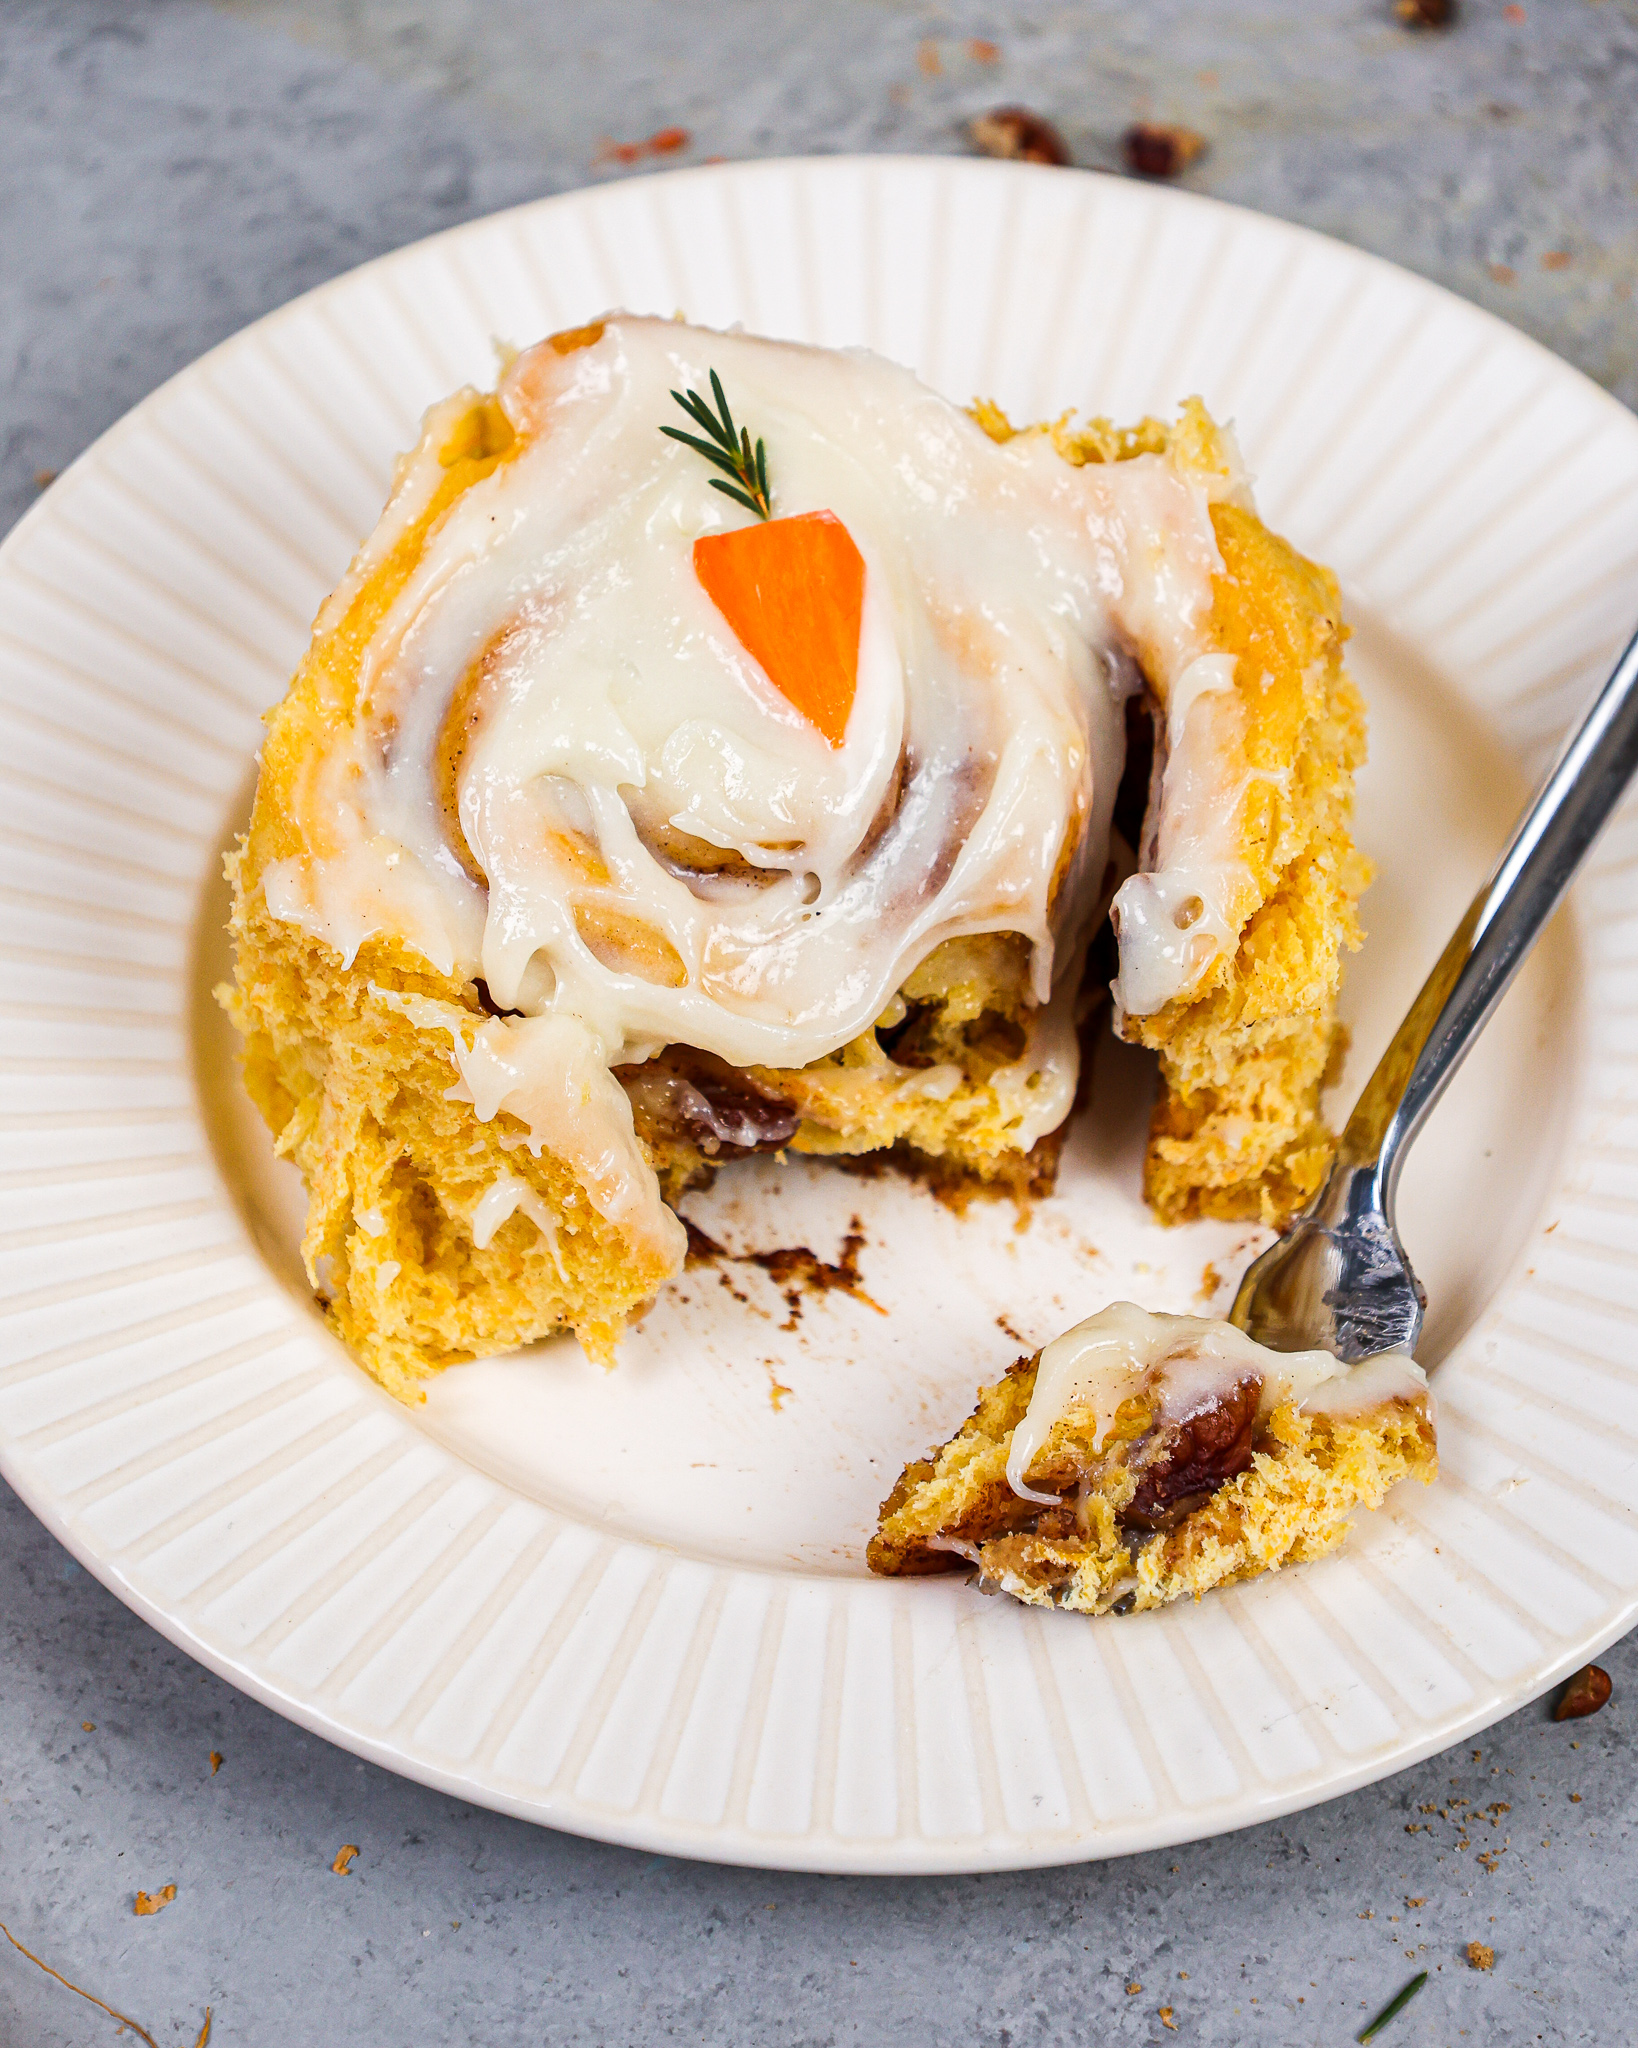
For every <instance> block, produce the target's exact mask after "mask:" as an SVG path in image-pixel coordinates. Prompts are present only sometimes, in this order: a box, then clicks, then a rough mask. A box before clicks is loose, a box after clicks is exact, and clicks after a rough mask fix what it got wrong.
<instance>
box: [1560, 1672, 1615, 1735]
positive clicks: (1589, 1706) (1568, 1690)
mask: <svg viewBox="0 0 1638 2048" xmlns="http://www.w3.org/2000/svg"><path fill="white" fill-rule="evenodd" d="M1609 1697H1610V1675H1609V1673H1608V1672H1607V1671H1606V1670H1604V1668H1603V1667H1602V1665H1598V1664H1583V1665H1582V1667H1581V1669H1580V1670H1579V1671H1578V1672H1577V1673H1576V1674H1575V1676H1574V1677H1573V1678H1572V1679H1571V1680H1570V1682H1569V1684H1568V1685H1567V1686H1565V1688H1564V1690H1563V1691H1562V1692H1561V1693H1560V1694H1559V1696H1558V1705H1557V1706H1556V1707H1554V1709H1553V1719H1554V1720H1555V1721H1579V1720H1580V1719H1581V1717H1582V1716H1583V1715H1584V1714H1596V1713H1597V1712H1598V1710H1599V1708H1600V1707H1603V1706H1607V1705H1608V1704H1609Z"/></svg>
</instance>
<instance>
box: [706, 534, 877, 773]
mask: <svg viewBox="0 0 1638 2048" xmlns="http://www.w3.org/2000/svg"><path fill="white" fill-rule="evenodd" d="M694 574H695V575H696V576H697V577H698V578H699V579H700V582H701V583H702V584H704V586H705V590H706V594H707V595H708V596H709V597H710V599H711V601H712V603H713V604H715V606H716V608H717V610H718V611H719V612H721V614H722V616H723V617H724V618H725V619H726V620H727V621H728V623H729V625H730V626H732V627H733V629H734V633H735V636H736V637H737V638H738V640H739V643H740V645H741V646H742V647H743V648H744V649H745V651H746V653H747V654H749V655H751V656H752V657H753V658H754V659H755V660H756V661H758V662H760V663H761V664H762V667H763V669H764V670H765V671H766V673H767V677H768V680H769V682H771V683H772V684H773V686H774V688H775V689H776V690H777V691H778V692H779V694H780V695H781V696H782V697H784V698H786V699H787V700H788V701H789V702H790V703H792V704H794V705H795V706H796V708H797V710H798V711H800V712H801V713H802V715H803V717H804V718H807V719H809V720H810V721H811V722H812V723H813V724H814V725H816V726H817V727H818V728H819V730H820V731H821V732H822V733H823V734H824V736H825V738H826V739H827V740H829V741H830V743H831V745H832V746H833V747H839V746H840V745H841V744H842V740H843V737H844V735H845V734H846V732H847V719H848V713H849V712H850V711H851V710H852V709H853V693H854V691H855V690H856V689H857V687H858V682H859V621H860V618H861V617H862V615H863V612H864V575H865V565H864V557H863V555H861V554H860V553H859V550H858V549H857V548H856V547H855V546H854V544H853V536H852V535H851V534H850V533H849V532H848V530H847V528H846V527H845V526H844V525H843V524H842V522H841V521H840V520H839V519H838V518H837V517H836V515H835V513H834V512H803V513H799V514H798V515H797V517H795V518H794V519H770V520H767V521H766V522H764V523H763V524H762V525H760V526H742V527H736V528H735V529H734V530H733V531H732V532H731V533H707V534H702V535H701V536H700V538H699V539H698V540H697V541H695V543H694Z"/></svg>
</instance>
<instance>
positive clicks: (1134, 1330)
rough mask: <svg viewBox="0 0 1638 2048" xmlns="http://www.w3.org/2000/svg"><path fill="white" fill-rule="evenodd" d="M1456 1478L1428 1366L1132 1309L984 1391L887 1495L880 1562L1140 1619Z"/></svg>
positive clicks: (1326, 1547) (1295, 1559) (1307, 1554)
mask: <svg viewBox="0 0 1638 2048" xmlns="http://www.w3.org/2000/svg"><path fill="white" fill-rule="evenodd" d="M1437 1471H1438V1450H1437V1440H1436V1435H1435V1423H1434V1409H1433V1397H1432V1395H1431V1394H1430V1393H1429V1392H1428V1386H1427V1380H1426V1378H1425V1376H1424V1375H1423V1372H1422V1369H1421V1367H1420V1366H1418V1365H1417V1364H1416V1363H1415V1361H1414V1360H1413V1359H1411V1358H1408V1357H1406V1356H1404V1355H1402V1354H1401V1353H1398V1352H1385V1353H1383V1354H1382V1355H1381V1356H1380V1357H1377V1358H1372V1359H1367V1360H1365V1361H1364V1362H1363V1363H1361V1364H1359V1365H1354V1366H1348V1365H1344V1364H1342V1362H1341V1361H1340V1360H1338V1359H1336V1358H1333V1357H1332V1356H1331V1355H1330V1354H1329V1353H1328V1352H1324V1351H1300V1352H1279V1351H1267V1350H1265V1349H1264V1348H1263V1347H1262V1346H1261V1345H1260V1344H1254V1343H1253V1342H1252V1341H1251V1339H1250V1338H1249V1337H1247V1336H1245V1335H1244V1334H1243V1333H1242V1332H1241V1331H1239V1330H1237V1329H1235V1328H1233V1327H1232V1325H1230V1324H1228V1323H1220V1322H1211V1321H1207V1320H1205V1319H1203V1318H1201V1317H1197V1316H1164V1315H1152V1314H1150V1313H1149V1312H1148V1311H1147V1310H1145V1309H1140V1308H1136V1307H1134V1306H1133V1304H1132V1303H1131V1302H1116V1303H1114V1304H1113V1306H1112V1307H1109V1308H1106V1309H1104V1310H1102V1311H1101V1312H1100V1313H1099V1314H1097V1315H1095V1316H1089V1317H1088V1318H1087V1320H1086V1321H1085V1322H1084V1323H1080V1324H1077V1325H1076V1327H1075V1328H1074V1329H1073V1330H1069V1331H1067V1332H1066V1333H1065V1334H1064V1335H1063V1336H1062V1337H1059V1338H1058V1339H1056V1341H1055V1342H1053V1343H1051V1344H1049V1345H1047V1346H1046V1348H1045V1349H1044V1350H1042V1351H1038V1352H1036V1353H1035V1355H1034V1356H1033V1357H1031V1358H1021V1359H1019V1360H1018V1362H1017V1364H1016V1365H1014V1366H1013V1367H1012V1368H1011V1370H1010V1371H1009V1372H1008V1373H1007V1375H1006V1377H1005V1378H1004V1379H1002V1380H1000V1381H998V1382H997V1384H996V1385H994V1386H992V1387H981V1388H980V1389H979V1394H978V1405H977V1406H976V1407H975V1408H974V1410H973V1412H972V1414H971V1415H970V1416H969V1417H968V1418H967V1420H966V1422H965V1423H964V1424H963V1425H962V1427H961V1428H960V1429H959V1430H958V1431H957V1432H956V1434H955V1435H954V1436H953V1437H952V1438H951V1439H950V1441H949V1442H948V1443H946V1444H943V1445H941V1446H939V1447H938V1448H937V1449H935V1450H933V1451H930V1452H929V1453H928V1455H927V1457H926V1458H924V1459H921V1460H918V1461H917V1462H916V1463H914V1464H911V1465H907V1466H906V1467H905V1469H904V1472H903V1474H902V1475H901V1477H900V1479H899V1483H898V1485H897V1486H896V1487H895V1488H894V1489H893V1492H892V1493H891V1494H890V1495H889V1496H888V1498H887V1499H886V1500H885V1501H884V1502H883V1503H882V1510H881V1520H880V1524H879V1526H878V1528H877V1531H876V1534H875V1536H874V1537H873V1538H872V1540H871V1544H870V1549H869V1562H870V1566H871V1569H872V1570H873V1571H877V1572H881V1573H883V1574H885V1575H887V1576H889V1577H896V1576H903V1575H919V1574H923V1573H927V1572H949V1571H969V1572H973V1573H975V1574H976V1575H977V1577H978V1580H979V1582H980V1583H981V1584H982V1585H983V1586H985V1587H986V1588H987V1589H989V1590H991V1591H996V1592H1003V1593H1010V1594H1011V1595H1012V1596H1013V1598H1014V1599H1017V1600H1022V1601H1024V1602H1025V1603H1026V1604H1028V1605H1030V1606H1036V1607H1065V1608H1070V1609H1073V1610H1074V1611H1076V1612H1078V1613H1082V1614H1103V1613H1107V1612H1110V1611H1111V1610H1113V1611H1115V1612H1118V1613H1122V1614H1129V1613H1132V1612H1135V1611H1141V1610H1142V1609H1145V1608H1150V1607H1164V1606H1166V1605H1167V1604H1168V1603H1169V1602H1171V1601H1173V1600H1178V1599H1182V1598H1183V1597H1184V1596H1185V1595H1190V1596H1192V1597H1194V1598H1195V1599H1199V1598H1200V1596H1201V1595H1202V1594H1204V1593H1208V1592H1210V1591H1211V1590H1212V1589H1213V1588H1214V1587H1216V1586H1224V1585H1229V1584H1232V1583H1233V1582H1234V1581H1235V1580H1237V1579H1247V1578H1254V1577H1256V1576H1257V1575H1259V1574H1260V1573H1263V1572H1269V1571H1277V1570H1279V1569H1280V1568H1281V1567H1282V1566H1283V1565H1288V1564H1301V1563H1304V1562H1307V1561H1310V1560H1312V1559H1314V1558H1317V1557H1323V1556H1324V1555H1325V1554H1326V1553H1327V1552H1328V1551H1330V1550H1334V1549H1335V1548H1336V1547H1337V1545H1338V1544H1339V1543H1341V1542H1342V1541H1343V1540H1344V1539H1345V1538H1346V1536H1347V1534H1348V1530H1349V1526H1350V1523H1351V1521H1352V1518H1353V1516H1354V1514H1355V1513H1356V1512H1357V1511H1358V1510H1359V1509H1362V1508H1364V1509H1370V1508H1376V1507H1380V1506H1381V1504H1382V1502H1383V1500H1384V1499H1385V1497H1386V1496H1387V1493H1388V1491H1389V1489H1390V1488H1391V1487H1393V1486H1395V1485H1397V1484H1398V1482H1399V1481H1400V1480H1401V1479H1408V1478H1415V1479H1420V1480H1422V1481H1424V1482H1427V1481H1430V1480H1432V1479H1433V1477H1434V1476H1435V1474H1436V1473H1437Z"/></svg>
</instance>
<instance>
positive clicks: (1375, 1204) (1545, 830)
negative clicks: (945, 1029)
mask: <svg viewBox="0 0 1638 2048" xmlns="http://www.w3.org/2000/svg"><path fill="white" fill-rule="evenodd" d="M1635 768H1638V634H1635V635H1634V637H1633V639H1632V641H1631V642H1630V643H1629V644H1628V647H1627V650H1626V652H1625V653H1624V654H1623V655H1622V656H1621V659H1620V660H1619V661H1618V662H1617V663H1616V665H1615V667H1614V669H1613V670H1612V672H1611V674H1610V678H1609V681H1608V682H1607V683H1605V685H1604V687H1603V689H1602V690H1600V692H1599V693H1598V698H1597V701H1596V702H1595V703H1594V705H1593V707H1592V709H1591V710H1590V711H1589V712H1588V713H1587V716H1586V718H1585V719H1584V720H1583V722H1582V725H1581V728H1580V730H1579V731H1578V732H1577V733H1576V735H1575V737H1574V739H1572V740H1571V741H1570V743H1569V745H1568V747H1566V748H1565V750H1564V752H1563V753H1562V754H1561V755H1560V757H1559V760H1558V765H1557V766H1556V767H1555V768H1554V769H1553V771H1552V773H1551V775H1549V776H1548V778H1547V781H1546V783H1545V785H1544V786H1543V788H1542V790H1541V793H1540V794H1539V795H1538V796H1537V797H1536V799H1535V801H1534V802H1533V803H1532V804H1531V806H1530V808H1529V809H1528V810H1527V811H1526V812H1525V814H1524V817H1523V818H1522V820H1521V821H1520V823H1519V825H1518V826H1517V828H1516V829H1515V831H1514V833H1513V837H1512V840H1511V842H1510V843H1509V845H1508V848H1507V851H1506V852H1505V853H1504V854H1503V855H1502V857H1501V859H1500V860H1499V861H1498V862H1497V864H1496V866H1495V869H1494V870H1493V871H1492V873H1491V876H1490V879H1489V880H1488V881H1487V882H1486V883H1485V885H1484V887H1483V888H1482V889H1481V890H1480V891H1479V893H1478V895H1477V896H1475V897H1474V899H1473V901H1472V903H1471V904H1470V905H1469V906H1468V909H1467V913H1466V915H1465V916H1464V917H1463V919H1462V921H1461V923H1460V924H1458V925H1457V927H1456V930H1455V932H1454V933H1453V935H1452V937H1451V939H1450V943H1449V944H1448V945H1447V946H1446V947H1445V950H1444V951H1443V953H1441V954H1440V956H1439V962H1438V965H1437V966H1436V967H1435V968H1434V970H1433V972H1432V973H1431V974H1430V975H1429V976H1428V978H1427V980H1426V981H1425V982H1424V983H1423V984H1422V988H1421V992H1420V993H1419V994H1418V996H1417V998H1416V1000H1415V1002H1413V1003H1412V1004H1411V1006H1410V1010H1409V1012H1408V1013H1407V1015H1406V1017H1405V1021H1404V1023H1403V1024H1401V1025H1400V1027H1399V1029H1398V1030H1397V1031H1396V1032H1395V1033H1394V1035H1393V1038H1392V1040H1391V1042H1390V1043H1389V1046H1388V1049H1387V1051H1386V1052H1385V1053H1384V1054H1383V1055H1382V1058H1381V1059H1380V1061H1378V1063H1377V1067H1376V1071H1375V1073H1373V1074H1372V1076H1371V1078H1370V1079H1369V1080H1368V1081H1367V1082H1366V1083H1365V1088H1364V1092H1363V1093H1362V1094H1361V1096H1360V1098H1359V1101H1358V1103H1357V1104H1356V1106H1355V1108H1354V1113H1353V1115H1352V1116H1351V1117H1350V1118H1349V1119H1348V1122H1347V1126H1346V1128H1345V1129H1344V1131H1343V1133H1342V1137H1341V1140H1340V1141H1339V1143H1338V1145H1337V1156H1336V1159H1335V1161H1334V1163H1333V1164H1332V1167H1331V1172H1330V1175H1329V1177H1328V1178H1327V1180H1326V1182H1325V1185H1324V1186H1323V1187H1322V1188H1321V1189H1320V1191H1319V1193H1318V1194H1317V1195H1316V1196H1315V1197H1314V1200H1313V1201H1312V1202H1311V1203H1310V1204H1309V1206H1308V1208H1307V1209H1306V1210H1305V1211H1304V1212H1303V1214H1302V1215H1301V1216H1299V1217H1298V1219H1297V1221H1296V1222H1295V1223H1294V1224H1293V1225H1292V1226H1291V1228H1290V1230H1289V1231H1288V1232H1287V1234H1286V1235H1285V1236H1284V1237H1282V1238H1281V1239H1280V1241H1279V1243H1278V1244H1275V1245H1271V1246H1270V1247H1269V1249H1268V1250H1267V1251H1266V1252H1264V1253H1263V1255H1262V1257H1261V1258H1259V1259H1257V1260H1255V1261H1253V1263H1252V1264H1251V1265H1250V1266H1249V1267H1248V1268H1247V1269H1246V1275H1245V1278H1244V1279H1243V1280H1242V1281H1241V1282H1240V1291H1239V1293H1238V1294H1237V1295H1236V1296H1235V1299H1234V1307H1233V1309H1232V1311H1231V1312H1230V1320H1231V1321H1233V1322H1234V1323H1236V1324H1238V1326H1239V1327H1240V1328H1241V1329H1242V1330H1244V1331H1245V1332H1246V1334H1247V1335H1248V1336H1250V1337H1255V1338H1256V1339H1257V1341H1258V1342H1259V1343H1261V1344H1266V1345H1268V1346H1269V1348H1270V1349H1271V1350H1274V1351H1307V1350H1310V1349H1313V1350H1323V1351H1330V1352H1334V1353H1335V1354H1336V1356H1337V1357H1338V1358H1341V1359H1345V1360H1347V1361H1348V1362H1350V1363H1352V1362H1354V1361H1355V1360H1357V1359H1361V1358H1370V1357H1372V1356H1373V1355H1374V1354H1375V1353H1377V1352H1379V1351H1410V1352H1414V1350H1415V1348H1416V1340H1417V1338H1418V1337H1419V1336H1420V1334H1421V1330H1422V1315H1423V1311H1424V1310H1425V1308H1426V1306H1427V1296H1426V1294H1425V1293H1424V1292H1423V1289H1422V1285H1421V1282H1420V1281H1419V1280H1418V1279H1417V1277H1416V1275H1415V1273H1414V1272H1413V1271H1412V1270H1411V1264H1410V1260H1409V1259H1408V1258H1406V1256H1405V1248H1404V1246H1403V1245H1402V1244H1401V1243H1400V1241H1399V1232H1398V1229H1397V1228H1396V1226H1395V1223H1394V1196H1395V1194H1396V1193H1397V1191H1398V1187H1399V1175H1400V1170H1401V1169H1402V1167H1403V1166H1404V1163H1405V1154H1406V1152H1407V1151H1408V1150H1409V1148H1410V1144H1411V1141H1412V1139H1413V1138H1415V1136H1416V1134H1417V1132H1418V1131H1419V1130H1420V1129H1421V1128H1422V1126H1423V1124H1424V1123H1425V1122H1426V1121H1427V1118H1428V1113H1429V1111H1430V1110H1431V1109H1432V1108H1433V1106H1434V1104H1435V1103H1436V1102H1437V1101H1438V1100H1439V1097H1440V1096H1441V1095H1442V1094H1443V1093H1444V1091H1445V1087H1446V1085H1447V1083H1448V1082H1449V1080H1450V1077H1451V1076H1452V1074H1454V1073H1455V1071H1456V1069H1457V1068H1458V1067H1459V1066H1460V1065H1461V1063H1462V1060H1463V1058H1464V1057H1465V1055H1466V1053H1467V1051H1468V1048H1469V1047H1470V1046H1471V1045H1472V1043H1473V1041H1474V1039H1476V1038H1477V1037H1478V1035H1479V1033H1480V1032H1481V1031H1482V1030H1483V1029H1484V1027H1485V1025H1486V1024H1487V1023H1488V1022H1489V1020H1490V1016H1491V1013H1492V1011H1493V1010H1494V1009H1495V1007H1496V1005H1497V1004H1498V1003H1499V1002H1500V1001H1501V999H1502V997H1503V995H1505V994H1506V992H1507V988H1508V985H1509V984H1510V983H1511V981H1512V979H1513V977H1514V975H1515V974H1517V972H1518V971H1519V968H1520V967H1521V966H1522V965H1523V964H1524V959H1525V956H1526V954H1528V952H1529V951H1530V948H1531V947H1532V946H1533V945H1534V944H1535V942H1536V940H1537V939H1538V938H1539V937H1540V935H1541V932H1542V930H1543V928H1544V927H1545V926H1546V924H1547V921H1548V919H1549V918H1550V917H1551V916H1552V914H1553V912H1554V911H1555V910H1556V909H1557V908H1558V905H1559V902H1560V900H1561V899H1562V897H1563V895H1564V892H1565V890H1566V889H1568V887H1569V886H1570V882H1571V880H1572V878H1573V877H1574V875H1575V872H1576V870H1577V868H1579V867H1580V865H1581V863H1582V861H1583V860H1584V859H1585V858H1586V855H1587V852H1588V850H1589V848H1590V847H1591V846H1592V843H1593V841H1594V840H1595V839H1596V838H1597V837H1598V834H1599V833H1600V832H1601V831H1602V830H1603V828H1604V826H1605V824H1606V823H1607V822H1608V820H1609V816H1610V813H1611V812H1612V811H1613V810H1614V809H1615V806H1616V805H1617V804H1618V803H1619V802H1620V800H1621V797H1622V794H1623V793H1624V792H1625V790H1626V787H1627V784H1628V783H1629V782H1630V780H1631V779H1632V775H1633V771H1634V769H1635Z"/></svg>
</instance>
